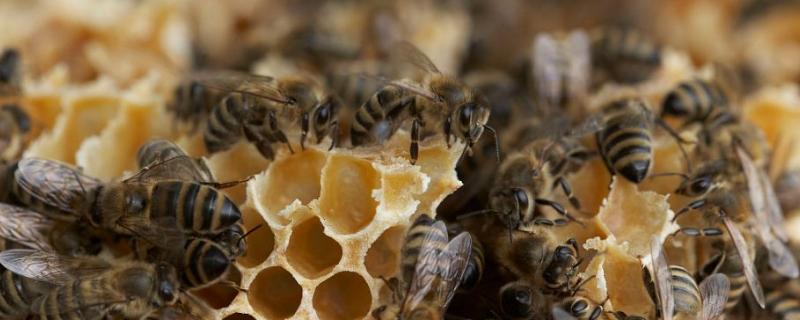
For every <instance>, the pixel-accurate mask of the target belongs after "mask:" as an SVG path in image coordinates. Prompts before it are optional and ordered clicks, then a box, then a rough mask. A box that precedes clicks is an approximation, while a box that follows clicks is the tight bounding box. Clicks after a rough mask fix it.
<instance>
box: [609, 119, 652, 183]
mask: <svg viewBox="0 0 800 320" xmlns="http://www.w3.org/2000/svg"><path fill="white" fill-rule="evenodd" d="M598 144H599V146H600V149H601V152H602V153H603V156H604V158H605V159H606V161H607V165H608V166H609V168H610V169H611V170H612V171H613V173H616V174H621V175H622V176H623V177H625V178H626V179H628V180H630V181H632V182H634V183H639V182H641V181H642V180H644V178H645V177H646V176H647V173H648V171H649V170H650V162H651V160H652V149H651V147H650V144H651V138H650V131H649V130H648V128H646V127H644V126H637V127H625V126H624V125H623V124H620V125H613V126H611V127H609V128H608V129H606V130H604V131H603V132H602V134H601V135H599V136H598Z"/></svg>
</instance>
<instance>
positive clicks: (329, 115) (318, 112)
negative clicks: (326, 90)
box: [310, 97, 340, 143]
mask: <svg viewBox="0 0 800 320" xmlns="http://www.w3.org/2000/svg"><path fill="white" fill-rule="evenodd" d="M339 109H340V108H339V101H337V100H336V99H335V98H333V97H328V98H326V99H325V100H323V101H321V102H320V103H319V104H317V105H316V106H315V107H314V110H313V111H312V115H311V119H310V121H311V123H310V125H311V129H312V131H313V132H314V135H315V136H316V137H317V143H320V142H321V141H322V138H323V137H325V135H327V134H336V132H331V129H332V127H334V126H335V124H336V123H337V116H336V115H337V114H338V112H339Z"/></svg>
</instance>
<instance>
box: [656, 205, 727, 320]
mask: <svg viewBox="0 0 800 320" xmlns="http://www.w3.org/2000/svg"><path fill="white" fill-rule="evenodd" d="M726 221H729V220H726ZM740 236H741V235H740ZM650 258H651V270H652V273H653V279H654V281H653V282H654V283H655V287H656V297H657V298H658V299H657V300H658V305H659V308H660V309H661V315H662V318H663V319H664V320H672V317H673V315H674V312H675V297H674V295H673V287H672V274H671V272H670V271H669V264H667V258H666V256H665V255H664V250H663V247H662V245H661V240H660V239H659V238H658V237H653V238H652V240H651V241H650ZM730 286H731V284H730V280H728V277H727V276H725V275H724V274H721V273H714V274H712V275H710V276H708V277H706V278H705V279H703V281H702V282H701V283H700V285H699V288H700V298H701V300H702V305H703V309H702V313H701V318H700V319H703V320H711V319H717V318H719V317H720V316H721V315H722V313H723V312H724V311H725V303H726V302H727V301H728V292H729V291H730Z"/></svg>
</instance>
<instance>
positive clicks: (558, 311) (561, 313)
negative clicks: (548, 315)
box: [553, 306, 578, 320]
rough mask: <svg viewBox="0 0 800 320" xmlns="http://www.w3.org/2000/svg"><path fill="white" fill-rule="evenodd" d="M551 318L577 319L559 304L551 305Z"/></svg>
mask: <svg viewBox="0 0 800 320" xmlns="http://www.w3.org/2000/svg"><path fill="white" fill-rule="evenodd" d="M553 320H578V318H575V317H574V316H572V315H571V314H569V312H567V311H566V310H564V309H563V308H561V307H559V306H553Z"/></svg>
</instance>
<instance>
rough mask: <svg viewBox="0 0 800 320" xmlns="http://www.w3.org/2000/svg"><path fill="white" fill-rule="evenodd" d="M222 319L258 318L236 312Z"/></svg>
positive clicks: (244, 319) (249, 319) (251, 319)
mask: <svg viewBox="0 0 800 320" xmlns="http://www.w3.org/2000/svg"><path fill="white" fill-rule="evenodd" d="M222 320H256V318H255V317H253V316H251V315H249V314H246V313H234V314H231V315H228V316H227V317H225V318H222Z"/></svg>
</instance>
